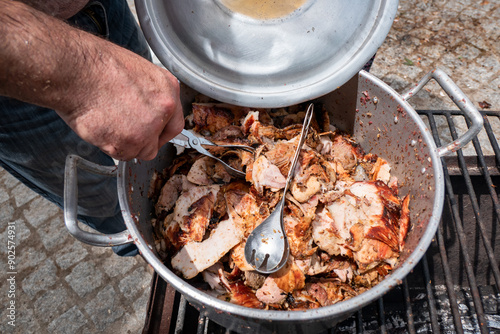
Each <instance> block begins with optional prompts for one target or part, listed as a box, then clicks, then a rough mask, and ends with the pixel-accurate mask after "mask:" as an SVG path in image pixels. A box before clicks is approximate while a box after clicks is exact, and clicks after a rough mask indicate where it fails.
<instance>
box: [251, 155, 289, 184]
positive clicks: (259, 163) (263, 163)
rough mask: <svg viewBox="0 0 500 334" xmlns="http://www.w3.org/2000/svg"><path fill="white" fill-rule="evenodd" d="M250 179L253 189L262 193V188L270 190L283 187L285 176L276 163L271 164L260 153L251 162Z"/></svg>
mask: <svg viewBox="0 0 500 334" xmlns="http://www.w3.org/2000/svg"><path fill="white" fill-rule="evenodd" d="M252 181H253V185H254V187H255V189H257V191H258V192H259V193H263V191H264V188H268V189H270V190H272V191H278V190H279V189H283V188H285V183H286V178H285V177H284V176H283V174H281V172H280V169H279V168H278V167H277V166H276V165H273V164H271V163H270V162H269V160H267V158H266V157H265V156H263V155H261V156H260V157H258V158H257V160H255V162H254V164H253V168H252Z"/></svg>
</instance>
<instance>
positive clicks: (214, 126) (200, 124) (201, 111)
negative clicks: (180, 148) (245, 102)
mask: <svg viewBox="0 0 500 334" xmlns="http://www.w3.org/2000/svg"><path fill="white" fill-rule="evenodd" d="M192 110H193V119H192V120H193V124H194V131H196V132H200V133H207V132H208V133H209V134H211V135H213V134H215V133H216V132H218V131H219V130H221V129H223V128H225V127H227V126H230V125H239V124H236V123H237V121H239V120H240V118H242V117H243V116H244V115H246V114H247V113H248V112H249V111H250V110H251V109H250V108H245V107H239V106H234V105H230V104H225V103H193V109H192Z"/></svg>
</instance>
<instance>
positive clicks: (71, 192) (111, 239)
mask: <svg viewBox="0 0 500 334" xmlns="http://www.w3.org/2000/svg"><path fill="white" fill-rule="evenodd" d="M77 167H80V168H81V169H83V170H86V171H89V172H91V173H95V174H98V175H104V176H109V177H114V176H116V174H117V172H116V171H117V168H116V166H102V165H98V164H95V163H93V162H90V161H88V160H85V159H83V158H82V157H79V156H78V155H72V154H70V155H68V156H67V157H66V168H65V171H64V222H65V223H66V227H67V229H68V231H69V233H70V234H71V235H72V236H73V237H75V238H76V239H78V240H79V241H81V242H84V243H86V244H89V245H92V246H100V247H111V246H119V245H125V244H129V243H132V242H133V240H132V237H131V235H130V233H129V231H128V230H125V231H123V232H120V233H115V234H97V233H91V232H86V231H84V230H82V229H80V227H79V226H78V221H77V208H78V179H77Z"/></svg>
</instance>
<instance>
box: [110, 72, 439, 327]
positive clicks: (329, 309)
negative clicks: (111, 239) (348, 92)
mask: <svg viewBox="0 0 500 334" xmlns="http://www.w3.org/2000/svg"><path fill="white" fill-rule="evenodd" d="M359 76H360V79H368V80H371V81H373V82H374V83H375V84H377V85H379V86H382V87H384V88H385V89H388V91H389V92H390V93H391V94H392V97H393V98H394V99H395V100H396V102H397V103H399V104H400V105H401V106H402V107H403V108H404V109H405V110H406V112H407V115H409V116H411V118H412V119H413V121H414V122H415V123H416V124H417V125H418V127H419V128H420V129H421V130H422V136H423V138H424V139H425V143H426V144H427V146H428V149H429V156H430V158H431V161H432V168H433V172H434V189H435V197H434V204H433V208H432V215H431V217H430V218H429V222H428V224H427V227H426V230H425V232H424V234H423V235H422V237H421V239H420V241H419V242H418V244H417V246H416V247H415V250H414V251H413V252H412V253H411V254H410V255H409V256H408V258H407V259H406V260H405V261H404V262H403V263H402V264H401V265H400V266H399V267H398V268H397V269H396V270H394V271H393V272H392V273H391V274H390V275H388V276H386V278H385V279H384V280H383V281H382V282H380V283H379V284H377V285H375V286H374V287H372V288H370V289H369V290H367V291H365V292H363V293H361V294H360V295H358V296H356V297H353V298H351V299H349V300H347V301H343V302H339V303H336V304H334V305H330V306H324V307H320V308H317V309H310V310H304V311H277V310H259V309H252V308H248V307H244V306H239V305H236V304H232V303H229V302H226V301H223V300H220V299H217V298H215V297H213V296H210V295H209V294H207V293H205V292H202V291H200V290H198V289H196V288H195V287H193V286H192V285H190V284H189V283H188V282H186V281H185V280H184V279H182V278H181V277H179V276H177V275H176V274H175V273H173V272H172V271H171V270H170V269H168V268H167V267H166V266H165V265H164V264H163V263H162V261H161V260H160V259H159V258H158V257H157V256H156V255H155V254H154V252H153V250H152V247H151V245H147V244H146V242H145V240H144V238H143V237H142V235H141V234H140V232H139V230H138V228H137V225H136V223H135V221H134V219H133V217H132V215H131V211H130V207H129V204H128V198H127V197H128V196H127V189H128V186H127V184H126V181H127V180H126V176H127V175H128V173H127V162H124V161H120V162H119V164H118V182H117V186H118V197H119V202H120V206H121V208H122V212H123V217H124V220H125V224H126V226H127V228H128V230H129V232H130V234H131V235H132V237H133V240H134V242H135V244H136V246H137V247H138V249H139V251H140V253H141V255H142V256H143V258H144V259H145V260H146V261H147V262H148V263H149V264H150V265H151V266H152V267H153V268H154V269H155V270H156V271H157V273H158V274H160V276H161V277H162V278H163V279H165V280H166V281H168V282H169V283H170V284H171V285H172V286H173V287H174V288H175V289H176V290H177V291H179V292H181V293H182V294H184V295H186V297H187V298H188V300H190V301H191V300H194V301H195V302H197V303H201V304H203V305H205V306H210V307H213V308H215V309H216V310H218V311H221V312H228V313H230V314H231V315H233V316H240V317H250V318H257V319H259V320H260V321H278V322H279V321H290V320H293V321H314V320H318V319H321V318H325V317H332V316H341V315H344V314H348V313H353V312H354V311H356V310H358V309H360V308H362V307H364V306H366V305H367V304H369V303H371V302H373V301H374V300H376V299H378V298H380V297H382V296H383V295H384V294H385V293H387V292H388V291H390V290H391V289H393V288H394V287H395V286H397V285H399V284H401V283H402V280H403V279H404V278H405V277H406V276H407V275H408V274H409V273H410V271H411V270H413V268H414V267H415V266H416V265H417V263H418V262H419V261H420V259H421V258H422V256H423V255H424V254H425V252H426V251H427V249H428V247H429V246H430V243H431V241H432V239H433V238H434V235H435V233H436V230H437V228H438V226H439V222H440V218H441V214H442V210H443V205H444V203H443V202H444V182H443V180H444V174H443V170H442V164H441V159H440V157H439V154H438V152H437V147H436V144H435V142H434V139H433V138H432V135H431V134H430V131H429V130H428V129H427V127H426V125H425V123H424V122H423V120H422V119H421V118H420V116H419V115H418V114H417V112H416V111H415V110H414V109H413V107H412V106H411V105H410V104H409V103H408V102H407V101H405V100H404V99H403V98H402V97H401V95H400V94H399V93H397V92H396V91H395V90H393V89H392V88H391V87H390V86H388V85H387V84H386V83H384V82H383V81H381V80H380V79H378V78H377V77H375V76H374V75H372V74H370V73H367V72H365V71H361V72H359Z"/></svg>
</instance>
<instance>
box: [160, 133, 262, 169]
mask: <svg viewBox="0 0 500 334" xmlns="http://www.w3.org/2000/svg"><path fill="white" fill-rule="evenodd" d="M170 143H172V144H175V145H179V146H182V147H185V148H192V149H195V150H196V151H198V152H199V153H201V154H203V155H206V156H207V157H210V158H213V159H215V160H217V161H219V162H220V163H221V164H222V165H223V166H224V168H225V169H226V171H227V172H228V173H229V174H230V175H231V176H234V177H245V175H246V174H245V173H244V172H242V171H240V170H238V169H236V168H234V167H232V166H230V165H228V164H227V163H226V162H225V161H224V160H222V159H220V158H218V157H216V156H215V155H213V154H212V153H210V152H209V151H208V150H207V149H205V148H204V147H203V146H217V147H225V148H230V149H239V150H244V151H247V152H250V153H252V154H254V153H255V149H254V148H253V147H250V146H246V145H219V144H215V143H213V142H211V141H210V140H208V139H205V138H203V137H199V136H197V135H196V134H194V133H193V132H191V131H189V130H186V129H184V130H182V132H181V133H179V134H178V135H177V136H176V137H175V138H173V139H172V140H170Z"/></svg>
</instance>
